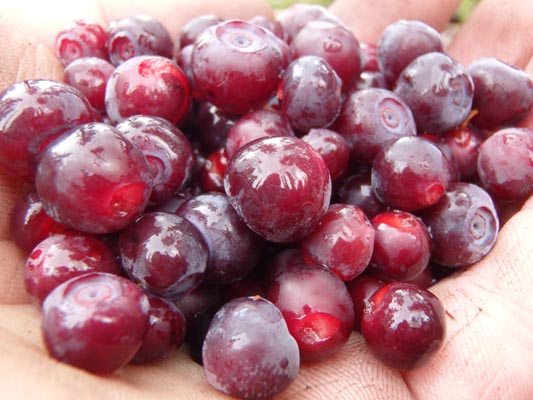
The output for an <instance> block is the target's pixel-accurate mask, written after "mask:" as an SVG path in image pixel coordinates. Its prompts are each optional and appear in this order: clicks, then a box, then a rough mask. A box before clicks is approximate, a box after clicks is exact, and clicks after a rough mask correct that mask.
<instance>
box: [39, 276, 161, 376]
mask: <svg viewBox="0 0 533 400" xmlns="http://www.w3.org/2000/svg"><path fill="white" fill-rule="evenodd" d="M149 308H150V304H149V302H148V299H147V298H146V296H145V294H144V293H143V292H142V290H141V289H139V287H138V286H137V285H135V284H134V283H133V282H131V281H130V280H128V279H126V278H122V277H120V276H117V275H113V274H106V273H101V272H92V273H87V274H84V275H81V276H78V277H76V278H72V279H70V280H68V281H66V282H64V283H62V284H61V285H59V286H58V287H56V288H55V289H54V290H53V291H52V292H51V293H50V294H49V295H48V297H47V298H46V300H45V301H44V303H43V307H42V313H43V316H42V332H43V339H44V344H45V346H46V349H47V350H48V353H49V354H50V356H52V357H53V358H56V359H57V360H59V361H62V362H65V363H67V364H71V365H73V366H76V367H78V368H82V369H85V370H87V371H90V372H93V373H97V374H110V373H112V372H114V371H116V370H117V369H119V368H121V367H122V366H124V365H126V364H127V363H128V362H130V361H131V359H132V358H133V356H134V355H135V353H136V352H137V350H138V349H139V347H140V346H141V344H142V340H143V337H144V335H145V334H146V331H147V327H148V311H149Z"/></svg>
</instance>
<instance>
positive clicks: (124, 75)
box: [105, 56, 191, 124]
mask: <svg viewBox="0 0 533 400" xmlns="http://www.w3.org/2000/svg"><path fill="white" fill-rule="evenodd" d="M190 101H191V98H190V88H189V83H188V81H187V77H186V76H185V73H184V72H183V71H182V70H181V68H180V67H178V66H177V65H176V64H175V63H173V62H172V61H171V60H169V59H168V58H165V57H160V56H137V57H133V58H130V59H128V60H127V61H125V62H123V63H122V64H120V65H119V66H118V67H117V68H116V69H115V71H114V72H113V74H112V75H111V77H110V78H109V81H108V82H107V88H106V94H105V103H106V110H107V115H108V117H109V118H110V120H111V121H112V122H114V123H118V122H120V121H122V120H124V119H125V118H127V117H130V116H134V115H138V114H141V115H147V116H153V117H160V118H163V119H166V120H167V121H169V122H170V123H172V124H180V123H181V122H183V121H184V119H185V117H186V115H187V113H188V111H189V107H190Z"/></svg>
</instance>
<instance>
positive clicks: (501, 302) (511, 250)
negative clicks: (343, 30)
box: [0, 0, 533, 400]
mask: <svg viewBox="0 0 533 400" xmlns="http://www.w3.org/2000/svg"><path fill="white" fill-rule="evenodd" d="M2 2H3V3H8V2H7V0H2ZM190 4H191V3H190V2H188V1H186V0H175V1H171V0H154V1H152V2H144V1H140V0H138V1H135V2H131V1H124V0H119V1H105V0H102V1H99V2H96V1H95V2H87V3H82V4H76V5H75V6H74V7H73V3H72V2H66V1H64V0H53V1H52V0H51V1H48V2H37V1H33V0H20V1H18V2H9V4H2V9H3V12H2V15H0V20H1V23H0V32H1V35H0V37H2V38H4V40H3V41H2V42H1V43H0V55H1V57H0V60H2V61H1V65H2V67H1V68H0V88H4V87H6V86H8V85H10V84H11V83H13V82H15V81H20V80H23V79H28V78H35V77H42V78H50V79H57V80H60V79H61V77H62V68H61V66H60V64H59V63H58V62H57V60H55V57H54V54H53V50H52V49H53V40H54V37H55V34H56V32H57V30H58V29H59V28H60V26H62V25H63V24H64V23H65V22H68V21H71V20H73V19H76V18H92V19H95V20H98V21H100V22H102V23H103V24H105V23H107V22H108V21H110V20H113V19H115V18H119V17H121V16H125V15H131V14H134V13H140V12H144V13H147V14H150V15H153V16H154V17H156V18H159V19H160V20H161V21H162V22H163V23H164V24H165V25H166V26H167V28H168V29H169V31H170V32H171V35H172V36H173V37H174V38H175V37H177V35H178V33H179V29H180V27H181V26H182V25H183V23H184V22H185V21H187V19H189V18H190V17H192V16H193V15H198V14H201V13H207V12H210V13H215V14H218V15H220V16H221V17H223V18H230V17H233V18H248V17H251V16H253V15H255V14H263V15H271V13H272V11H271V10H270V9H269V8H268V6H267V5H266V4H265V3H264V2H262V1H259V0H257V1H255V0H254V1H249V0H234V1H233V2H232V3H231V4H230V5H228V3H225V2H224V3H223V2H217V1H215V0H211V1H210V0H197V1H195V2H194V5H190ZM457 5H458V1H457V0H445V1H442V2H440V1H439V2H426V1H424V0H412V1H409V2H397V1H396V0H379V1H378V0H373V1H366V0H337V1H336V2H335V3H334V4H333V5H332V8H331V9H332V11H333V12H335V13H337V14H338V15H340V16H341V17H342V18H343V20H345V21H346V23H348V24H349V25H350V26H351V27H352V28H353V30H354V33H355V34H356V36H357V37H358V38H359V39H360V40H361V41H374V42H375V41H376V40H377V37H378V36H379V32H381V30H382V29H383V27H384V26H385V25H386V24H387V23H389V22H392V21H393V20H395V19H398V18H408V19H415V18H416V19H421V20H423V21H425V22H428V23H430V24H432V25H433V26H435V27H437V28H439V29H440V28H443V27H444V26H445V25H446V23H447V21H448V20H449V17H450V15H451V14H452V13H453V10H454V9H455V8H456V6H457ZM532 15H533V1H530V0H524V1H519V0H516V1H505V2H503V1H498V0H484V1H482V3H481V4H480V5H479V6H478V8H477V9H476V10H475V12H474V13H473V15H472V16H471V17H470V18H469V20H468V21H467V22H466V24H465V25H464V26H463V28H462V29H461V31H460V32H459V33H458V34H457V35H456V36H455V39H454V41H453V42H451V43H450V44H449V46H448V48H447V50H448V51H449V53H450V54H451V55H452V56H454V57H455V58H457V59H458V60H459V61H461V62H463V63H465V64H466V65H467V64H468V63H469V62H471V61H473V60H474V59H476V58H478V57H480V56H497V57H500V58H501V59H503V60H505V61H507V62H509V63H511V64H514V65H516V66H518V67H521V68H525V69H526V70H528V71H530V72H533V63H531V62H530V58H531V55H532V54H533V45H532V43H533V41H532V40H531V37H530V36H531V35H533V33H532V31H531V30H530V29H529V20H528V17H530V16H532ZM369 21H371V22H369ZM525 125H526V126H528V125H529V126H530V127H533V120H532V119H531V118H529V120H528V121H526V122H525ZM27 189H28V184H25V183H23V182H20V181H18V180H17V179H13V178H11V177H8V176H5V175H0V353H1V354H2V357H1V358H0V386H1V393H2V397H4V398H8V399H18V398H20V399H48V398H50V399H52V398H53V399H73V398H77V399H85V398H87V399H95V398H97V399H122V398H128V399H139V400H149V399H158V400H163V399H176V398H187V399H191V400H192V399H215V398H226V397H225V396H223V395H221V394H219V393H217V392H216V391H214V390H213V389H211V388H210V387H209V386H208V385H207V383H206V381H205V379H204V376H203V371H202V368H201V367H200V366H199V365H197V364H195V363H193V362H192V361H191V360H190V359H189V358H188V355H187V352H186V350H185V349H184V348H183V349H182V350H180V352H178V354H177V355H176V356H174V357H171V358H169V359H167V360H165V361H163V362H160V363H155V364H151V365H147V366H127V367H125V368H123V369H121V370H120V371H118V372H117V373H116V374H114V375H112V376H108V377H100V376H95V375H92V374H89V373H86V372H84V371H81V370H78V369H76V368H73V367H70V366H68V365H65V364H62V363H59V362H57V361H55V360H53V359H51V358H49V357H48V355H47V354H46V351H45V350H44V347H43V345H42V341H41V336H40V326H39V324H40V316H39V310H38V308H37V307H36V306H35V304H32V303H31V300H30V299H29V298H28V296H27V294H26V293H25V291H24V287H23V279H22V274H23V268H24V257H25V255H24V254H23V253H22V252H20V251H19V250H18V249H17V248H16V247H15V245H14V244H13V242H12V241H11V240H10V233H9V213H10V210H11V207H12V206H13V203H14V201H15V199H16V198H17V197H18V196H20V194H21V193H23V192H24V191H25V190H27ZM532 228H533V199H529V201H528V202H526V204H525V205H524V206H523V208H522V209H521V210H520V211H519V212H518V213H517V214H516V215H515V216H514V217H512V218H511V219H510V220H509V221H508V222H506V223H505V225H504V226H503V228H502V230H501V233H500V236H499V239H498V242H497V244H496V247H495V248H494V250H493V251H492V252H491V253H490V255H489V256H487V257H486V258H485V259H484V260H482V261H481V262H479V263H478V264H477V265H475V266H472V267H470V268H469V269H468V270H466V271H463V272H460V273H457V274H455V275H453V276H451V277H449V278H447V279H445V280H443V281H441V282H439V283H438V284H436V285H434V286H433V287H432V288H431V291H433V292H434V293H435V294H436V295H437V296H438V297H439V298H440V299H441V300H442V302H443V304H444V307H445V309H446V315H447V321H446V322H447V328H448V331H447V336H446V341H445V343H444V346H443V348H442V350H441V351H440V352H439V353H438V354H437V356H436V357H435V358H434V360H432V362H431V363H430V364H429V365H426V366H425V367H423V368H420V369H418V370H415V371H411V372H408V373H399V372H397V371H393V370H391V369H388V368H387V367H385V366H383V365H382V364H380V363H379V362H378V361H376V360H375V359H374V358H373V356H372V355H371V354H370V352H369V349H368V348H367V347H366V345H365V343H364V339H363V338H362V337H361V336H360V335H359V334H356V333H354V334H353V335H352V337H351V339H350V341H349V342H348V344H347V345H346V347H345V349H343V351H341V352H340V353H339V354H337V355H336V356H334V357H333V358H332V359H329V360H328V361H326V362H323V363H319V364H308V365H304V366H303V367H302V369H301V371H300V374H299V377H298V379H297V380H296V382H294V384H293V385H291V386H290V387H289V389H287V391H285V392H283V393H282V394H281V395H280V396H279V398H280V399H329V398H331V399H411V398H415V399H528V398H532V397H533V379H532V375H531V371H532V370H533V338H532V335H531V331H532V330H533V300H532V299H531V296H529V295H528V292H529V288H530V287H531V285H532V284H533V271H532V268H533V262H532V257H531V254H533V237H532V233H531V231H532Z"/></svg>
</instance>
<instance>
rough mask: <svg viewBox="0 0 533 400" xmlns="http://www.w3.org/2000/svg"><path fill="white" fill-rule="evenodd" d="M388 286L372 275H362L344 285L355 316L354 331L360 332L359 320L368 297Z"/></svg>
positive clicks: (361, 317) (385, 282)
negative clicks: (350, 298)
mask: <svg viewBox="0 0 533 400" xmlns="http://www.w3.org/2000/svg"><path fill="white" fill-rule="evenodd" d="M386 284H388V282H387V281H383V280H381V279H379V278H377V277H375V276H373V275H372V274H367V273H364V274H362V275H359V276H357V277H356V278H355V279H354V280H352V281H350V282H347V283H346V288H347V289H348V292H349V293H350V296H351V297H352V302H353V309H354V314H355V322H354V328H353V329H354V330H355V331H357V332H361V320H362V319H363V315H364V312H365V307H366V305H367V303H368V300H369V299H370V297H371V296H372V295H373V294H374V293H375V292H376V291H377V290H378V289H380V288H382V287H383V286H385V285H386Z"/></svg>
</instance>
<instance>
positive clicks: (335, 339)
mask: <svg viewBox="0 0 533 400" xmlns="http://www.w3.org/2000/svg"><path fill="white" fill-rule="evenodd" d="M266 297H267V299H269V300H270V301H272V302H273V303H274V304H275V305H276V306H277V307H278V308H279V309H280V310H281V313H282V314H283V317H284V318H285V321H286V322H287V326H288V328H289V331H290V332H291V335H292V336H293V337H294V338H295V339H296V341H297V342H298V347H299V349H300V357H301V359H302V361H320V360H324V359H326V358H328V357H331V356H332V355H333V354H335V353H337V352H338V351H339V350H340V349H341V348H342V347H343V346H344V344H345V343H346V342H347V341H348V338H349V337H350V333H351V332H352V330H353V324H354V310H353V303H352V299H351V297H350V294H349V293H348V289H347V288H346V285H345V284H344V282H343V281H342V280H341V279H340V278H339V277H338V276H337V275H335V274H334V273H333V272H331V271H329V270H327V269H326V268H323V267H321V266H319V265H317V264H313V265H304V264H294V265H292V266H289V267H287V268H286V269H284V270H283V271H280V272H279V273H278V274H276V275H275V276H274V277H273V280H272V282H271V283H270V284H269V285H268V287H267V289H266Z"/></svg>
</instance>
